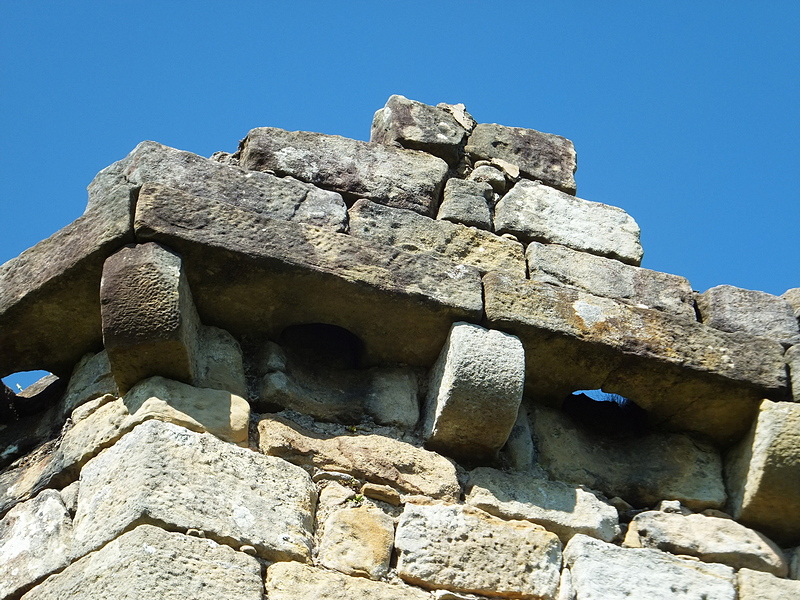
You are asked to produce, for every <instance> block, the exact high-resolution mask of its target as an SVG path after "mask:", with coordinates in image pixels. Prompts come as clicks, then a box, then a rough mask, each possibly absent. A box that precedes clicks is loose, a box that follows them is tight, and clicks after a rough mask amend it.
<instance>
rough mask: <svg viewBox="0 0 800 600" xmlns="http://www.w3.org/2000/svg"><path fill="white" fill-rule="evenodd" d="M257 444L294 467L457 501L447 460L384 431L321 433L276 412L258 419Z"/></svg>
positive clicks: (457, 491)
mask: <svg viewBox="0 0 800 600" xmlns="http://www.w3.org/2000/svg"><path fill="white" fill-rule="evenodd" d="M258 436H259V439H258V446H259V448H260V449H261V451H262V452H263V453H265V454H268V455H270V456H279V457H281V458H284V459H286V460H288V461H289V462H292V463H295V464H298V465H307V466H313V467H316V468H317V469H322V470H330V471H341V472H346V473H350V474H351V475H353V476H354V477H356V478H358V479H364V480H366V481H370V482H372V483H380V484H384V485H389V486H392V487H394V488H396V489H398V490H400V491H401V492H404V493H407V494H423V495H426V496H430V497H432V498H441V499H444V500H452V501H457V500H458V498H459V496H460V494H461V488H460V487H459V485H458V480H457V478H456V469H455V466H454V465H453V463H452V462H451V461H449V460H448V459H446V458H444V457H443V456H440V455H438V454H436V453H434V452H428V451H427V450H423V449H422V448H418V447H416V446H413V445H411V444H410V443H407V442H402V441H400V440H396V439H392V438H390V437H387V436H386V435H379V434H367V435H352V434H350V435H347V433H346V430H345V429H344V428H342V431H341V433H337V434H333V435H330V434H329V435H326V434H321V433H315V432H312V431H309V430H305V429H303V428H301V427H300V426H298V425H296V424H295V423H292V422H291V421H289V420H288V419H285V418H283V417H281V416H279V415H273V416H270V417H266V418H264V419H262V420H261V421H259V423H258Z"/></svg>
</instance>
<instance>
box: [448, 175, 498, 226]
mask: <svg viewBox="0 0 800 600" xmlns="http://www.w3.org/2000/svg"><path fill="white" fill-rule="evenodd" d="M492 197H493V191H492V186H491V185H489V184H488V183H484V182H481V181H468V180H465V179H456V178H453V179H448V180H447V184H446V185H445V186H444V198H443V199H442V204H441V206H439V214H438V215H436V218H437V219H439V220H444V221H452V222H453V223H461V224H462V225H468V226H470V227H477V228H478V229H485V230H487V231H491V230H492V208H493V203H492Z"/></svg>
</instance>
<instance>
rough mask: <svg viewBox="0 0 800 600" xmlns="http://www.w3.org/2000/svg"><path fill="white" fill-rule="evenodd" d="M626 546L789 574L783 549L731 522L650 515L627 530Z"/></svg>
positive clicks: (645, 514) (643, 515) (640, 516)
mask: <svg viewBox="0 0 800 600" xmlns="http://www.w3.org/2000/svg"><path fill="white" fill-rule="evenodd" d="M624 545H625V546H626V547H629V548H655V549H657V550H663V551H665V552H670V553H672V554H684V555H689V556H696V557H697V558H699V559H700V560H702V561H703V562H709V563H722V564H724V565H728V566H729V567H733V568H734V569H737V570H738V569H741V568H748V569H755V570H757V571H765V572H767V573H772V574H773V575H777V576H778V577H786V575H787V574H788V572H789V568H788V565H787V563H786V558H785V557H784V555H783V552H781V549H780V548H778V546H776V545H775V543H774V542H772V540H770V539H768V538H767V537H766V536H764V535H763V534H760V533H758V532H756V531H753V530H752V529H748V528H747V527H745V526H744V525H740V524H739V523H737V522H736V521H733V520H732V519H724V518H720V517H711V516H705V515H698V514H694V515H685V516H684V515H682V514H680V513H667V512H660V511H647V512H643V513H639V514H638V515H636V516H635V517H634V518H633V520H632V521H631V522H630V525H629V526H628V532H627V534H626V535H625V542H624Z"/></svg>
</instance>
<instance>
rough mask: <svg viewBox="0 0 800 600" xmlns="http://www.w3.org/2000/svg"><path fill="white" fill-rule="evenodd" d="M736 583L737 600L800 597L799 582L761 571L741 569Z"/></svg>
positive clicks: (783, 599)
mask: <svg viewBox="0 0 800 600" xmlns="http://www.w3.org/2000/svg"><path fill="white" fill-rule="evenodd" d="M737 581H738V584H739V597H738V600H773V599H775V600H790V599H791V598H797V597H798V596H800V581H792V580H790V579H780V578H779V577H775V576H774V575H770V574H769V573H764V572H762V571H754V570H752V569H742V570H740V571H739V572H738V573H737Z"/></svg>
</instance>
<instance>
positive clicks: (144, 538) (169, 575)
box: [23, 525, 263, 600]
mask: <svg viewBox="0 0 800 600" xmlns="http://www.w3.org/2000/svg"><path fill="white" fill-rule="evenodd" d="M262 588H263V583H262V579H261V565H260V564H259V563H258V561H257V560H256V559H255V558H253V557H252V556H247V555H246V554H243V553H241V552H236V551H235V550H232V549H231V548H228V547H227V546H222V545H220V544H217V543H215V542H213V541H211V540H204V539H200V538H196V537H189V536H186V535H183V534H181V533H173V532H167V531H164V530H163V529H160V528H158V527H153V526H152V525H140V526H139V527H137V528H136V529H134V530H133V531H129V532H127V533H124V534H123V535H121V536H120V537H119V538H117V539H115V540H113V541H111V542H109V543H108V544H106V545H105V546H103V547H102V548H101V549H100V550H98V551H97V552H93V553H91V554H89V555H87V556H84V557H83V558H82V559H80V560H78V561H77V562H74V563H72V564H71V565H70V566H68V567H67V568H66V569H64V570H63V571H62V572H61V573H58V574H56V575H53V576H52V577H50V578H49V579H47V580H46V581H45V582H44V583H42V584H41V585H39V586H37V587H36V588H34V589H33V590H31V591H30V592H28V593H27V594H26V595H25V596H23V598H25V600H56V599H60V598H70V599H73V600H116V599H117V598H163V599H165V600H178V599H180V598H192V599H193V600H233V599H234V598H235V599H236V600H261V598H262V597H263V592H262Z"/></svg>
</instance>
